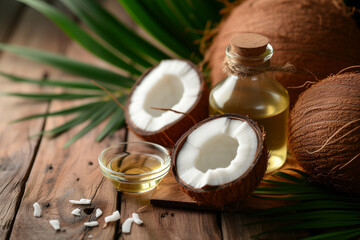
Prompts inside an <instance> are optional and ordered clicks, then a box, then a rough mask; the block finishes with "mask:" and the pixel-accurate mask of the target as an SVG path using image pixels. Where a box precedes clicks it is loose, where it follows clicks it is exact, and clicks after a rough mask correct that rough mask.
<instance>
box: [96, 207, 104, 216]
mask: <svg viewBox="0 0 360 240" xmlns="http://www.w3.org/2000/svg"><path fill="white" fill-rule="evenodd" d="M102 214H103V212H102V211H101V209H100V208H98V209H96V212H95V217H96V218H98V217H100V216H101V215H102Z"/></svg>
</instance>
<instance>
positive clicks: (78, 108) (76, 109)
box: [10, 102, 98, 123]
mask: <svg viewBox="0 0 360 240" xmlns="http://www.w3.org/2000/svg"><path fill="white" fill-rule="evenodd" d="M96 104H98V102H91V103H87V104H82V105H79V106H75V107H71V108H67V109H63V110H61V111H56V112H49V113H41V114H34V115H31V116H27V117H23V118H19V119H16V120H14V121H11V122H10V123H16V122H21V121H25V120H30V119H34V118H42V117H49V116H59V115H67V114H72V113H76V112H81V111H83V110H86V109H88V108H91V107H93V106H94V105H96Z"/></svg>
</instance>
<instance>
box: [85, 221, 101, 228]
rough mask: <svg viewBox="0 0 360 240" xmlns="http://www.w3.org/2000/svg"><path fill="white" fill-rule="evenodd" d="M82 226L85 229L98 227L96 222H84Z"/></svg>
mask: <svg viewBox="0 0 360 240" xmlns="http://www.w3.org/2000/svg"><path fill="white" fill-rule="evenodd" d="M84 225H85V226H87V227H96V226H99V223H98V221H91V222H84Z"/></svg>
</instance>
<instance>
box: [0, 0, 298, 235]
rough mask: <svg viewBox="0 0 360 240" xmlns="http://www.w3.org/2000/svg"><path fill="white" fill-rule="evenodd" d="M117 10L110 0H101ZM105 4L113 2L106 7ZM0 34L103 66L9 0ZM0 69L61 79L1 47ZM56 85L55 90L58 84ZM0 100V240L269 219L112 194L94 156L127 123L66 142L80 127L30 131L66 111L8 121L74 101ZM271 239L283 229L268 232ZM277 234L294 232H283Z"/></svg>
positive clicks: (171, 230) (193, 230) (164, 231)
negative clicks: (128, 225)
mask: <svg viewBox="0 0 360 240" xmlns="http://www.w3.org/2000/svg"><path fill="white" fill-rule="evenodd" d="M104 2H105V4H107V6H108V7H110V9H112V10H113V11H114V12H117V13H118V14H119V13H121V9H119V8H118V4H117V3H116V1H104ZM111 4H113V5H114V4H115V5H114V6H111ZM0 13H1V14H0V41H1V42H6V43H11V44H17V45H23V46H28V47H33V48H40V49H43V50H47V51H50V52H55V53H60V54H63V55H66V56H68V57H71V58H75V59H79V60H82V61H85V62H89V63H92V64H97V65H100V66H103V67H109V66H108V65H106V64H105V63H103V62H101V61H100V60H98V59H96V58H95V57H93V56H91V55H90V54H89V53H87V52H86V51H85V50H83V49H82V48H81V47H79V46H78V45H77V44H76V43H74V42H72V41H70V40H69V39H68V38H67V37H66V36H64V34H62V33H61V32H60V31H59V30H58V29H57V27H55V26H54V25H53V24H52V23H50V22H49V21H48V20H47V19H45V18H44V17H43V16H41V15H40V14H38V13H36V12H35V11H33V10H32V9H29V8H26V7H24V6H21V5H20V4H17V3H15V2H11V3H10V1H9V3H8V5H6V8H4V3H0ZM0 71H3V72H7V73H12V74H16V75H20V76H26V77H32V78H43V77H47V78H52V79H57V78H66V77H67V75H66V74H65V73H63V72H60V71H58V70H56V69H54V68H50V67H47V66H44V65H40V64H37V63H34V62H31V61H27V60H24V59H21V58H19V57H16V56H14V55H11V54H9V53H5V52H0ZM0 81H1V92H11V91H19V92H41V91H43V89H41V88H39V87H37V86H31V85H28V84H21V83H14V82H10V81H7V80H6V79H4V78H0ZM54 91H57V90H56V89H55V90H54ZM0 99H1V101H0V114H1V115H0V182H1V183H0V239H88V238H89V237H91V236H92V238H93V239H250V236H251V235H253V234H256V233H259V232H260V231H261V230H263V229H267V228H269V227H270V226H267V225H260V224H258V225H254V226H242V224H243V223H246V221H247V220H246V218H244V217H243V215H242V214H235V213H223V212H211V211H194V210H186V209H176V208H162V207H156V206H151V205H150V204H149V198H150V197H151V194H152V192H150V193H147V194H143V195H124V194H121V193H118V192H117V191H116V190H115V189H114V188H113V186H112V185H111V183H110V182H109V181H107V180H106V179H105V178H104V177H103V176H102V175H101V172H100V170H99V166H98V163H97V157H98V155H99V153H100V152H101V150H102V149H104V148H105V147H108V146H110V145H112V144H116V143H118V142H121V141H125V140H135V139H136V138H135V137H134V135H132V134H130V133H129V132H128V131H127V129H126V128H123V129H121V130H118V131H117V132H116V134H115V135H113V136H112V137H109V138H106V139H105V140H104V141H102V142H100V143H97V142H95V138H96V136H97V135H98V134H99V132H100V131H101V129H102V128H103V126H104V125H101V126H99V127H98V128H96V129H94V130H93V131H91V132H90V133H88V134H87V135H86V136H85V137H83V138H82V139H80V140H79V141H77V142H75V143H74V144H73V145H71V146H70V147H69V148H66V149H63V146H64V144H65V143H66V142H67V141H68V140H69V139H70V138H71V137H72V136H74V133H75V132H76V131H78V130H79V129H80V128H81V127H83V125H82V126H79V127H78V128H76V129H73V130H71V131H70V132H68V133H65V134H62V135H60V136H59V137H57V138H55V139H48V138H46V137H39V136H38V137H31V138H30V136H33V135H35V134H37V133H39V132H41V131H42V130H47V129H51V128H53V127H55V126H58V125H60V124H61V123H63V122H64V121H66V120H67V119H69V117H70V116H59V117H51V118H40V119H34V120H29V121H26V122H21V123H16V124H10V125H9V124H8V122H9V121H11V120H14V119H17V118H19V117H23V116H26V115H30V114H35V113H46V112H48V111H56V110H59V109H62V108H64V107H70V106H71V105H72V104H74V103H73V102H59V101H51V102H36V101H30V100H24V99H19V98H13V97H5V96H1V98H0ZM80 198H90V199H92V203H91V205H90V206H81V207H80V208H81V209H82V211H81V217H75V216H73V215H71V211H72V210H73V209H74V208H75V207H76V206H74V205H72V204H70V203H69V200H70V199H80ZM35 202H39V203H40V205H41V207H42V216H41V217H40V218H35V217H33V206H32V205H33V204H34V203H35ZM96 208H100V209H102V211H103V212H104V215H103V216H102V217H100V218H99V223H100V226H98V227H94V228H88V227H85V226H84V225H83V223H84V222H85V221H90V220H93V219H95V211H94V209H96ZM116 209H118V210H119V211H120V212H121V220H120V221H118V222H116V223H113V224H109V225H108V226H107V227H106V228H103V227H102V225H103V223H104V216H106V215H110V214H111V213H112V212H113V211H115V210H116ZM133 212H138V213H139V215H140V217H141V218H142V220H143V221H144V224H143V225H141V226H138V225H136V224H133V226H132V230H131V233H130V234H121V231H120V230H121V227H120V226H121V225H120V224H121V223H123V221H125V219H126V218H128V217H130V216H131V214H132V213H133ZM50 219H59V221H60V224H61V230H60V231H54V229H53V228H52V227H51V226H50V224H49V220H50ZM268 237H269V238H271V239H279V238H280V237H281V235H276V234H272V235H269V236H268ZM282 238H283V239H293V238H296V234H293V235H289V234H288V235H282Z"/></svg>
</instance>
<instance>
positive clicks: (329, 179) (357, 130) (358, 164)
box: [288, 73, 360, 195]
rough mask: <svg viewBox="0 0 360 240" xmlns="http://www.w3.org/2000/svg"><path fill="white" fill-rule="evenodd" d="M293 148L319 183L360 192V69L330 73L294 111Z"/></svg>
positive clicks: (352, 192) (291, 123)
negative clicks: (343, 72)
mask: <svg viewBox="0 0 360 240" xmlns="http://www.w3.org/2000/svg"><path fill="white" fill-rule="evenodd" d="M288 134H289V137H288V139H289V149H290V151H291V153H292V154H293V155H294V156H295V158H296V159H297V161H298V162H299V164H300V165H301V166H302V167H303V168H304V170H305V171H306V172H307V173H309V174H310V175H311V176H312V177H313V178H314V179H315V180H316V181H318V182H319V183H322V184H325V185H328V186H333V187H335V189H337V190H339V191H343V192H347V193H350V194H355V195H360V185H359V182H360V174H359V173H360V73H356V74H354V73H350V74H341V75H335V76H331V77H328V78H326V79H324V80H322V81H321V82H319V83H317V84H315V85H313V86H312V87H311V88H309V89H308V90H306V91H305V92H303V93H302V94H301V95H300V97H299V100H298V101H297V103H296V104H295V106H294V108H293V109H292V111H291V113H290V119H289V129H288Z"/></svg>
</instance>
